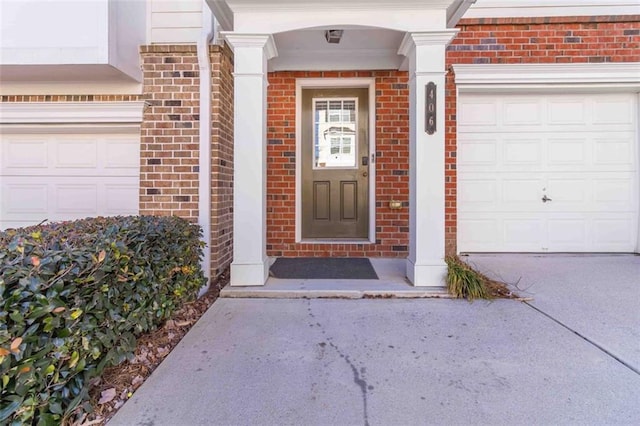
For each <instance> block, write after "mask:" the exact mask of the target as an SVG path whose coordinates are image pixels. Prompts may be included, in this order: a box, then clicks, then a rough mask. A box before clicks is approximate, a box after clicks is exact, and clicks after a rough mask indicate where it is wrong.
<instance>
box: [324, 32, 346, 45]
mask: <svg viewBox="0 0 640 426" xmlns="http://www.w3.org/2000/svg"><path fill="white" fill-rule="evenodd" d="M342 33H343V30H327V31H325V32H324V38H326V39H327V43H332V44H338V43H340V39H341V38H342Z"/></svg>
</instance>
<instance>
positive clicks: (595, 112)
mask: <svg viewBox="0 0 640 426" xmlns="http://www.w3.org/2000/svg"><path fill="white" fill-rule="evenodd" d="M637 114H638V112H637V106H636V102H635V96H634V95H633V94H563V95H555V94H554V95H550V94H530V95H496V94H493V95H488V94H487V95H485V94H482V95H480V94H473V95H472V94H461V96H460V98H459V100H458V164H457V168H458V250H459V251H461V252H465V251H469V252H473V251H476V252H483V251H484V252H488V251H526V252H600V251H602V252H633V251H634V250H635V249H636V247H637V238H638V198H639V197H638V192H639V184H638V181H639V178H638V147H637V134H636V132H637V127H636V126H637V120H638V118H637Z"/></svg>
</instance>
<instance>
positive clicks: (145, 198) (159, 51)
mask: <svg viewBox="0 0 640 426" xmlns="http://www.w3.org/2000/svg"><path fill="white" fill-rule="evenodd" d="M140 53H141V58H142V72H143V78H144V81H143V94H144V98H145V99H146V100H147V102H148V106H147V107H146V108H145V111H144V115H143V121H142V125H141V130H140V131H141V137H140V214H144V215H166V216H169V215H175V216H180V217H183V218H185V219H188V220H190V221H191V222H194V223H196V222H197V221H198V156H199V155H198V152H199V148H198V138H199V125H200V117H199V102H200V100H199V90H200V89H199V85H200V72H199V70H198V57H197V51H196V46H193V45H180V46H177V45H176V46H174V45H153V46H141V48H140Z"/></svg>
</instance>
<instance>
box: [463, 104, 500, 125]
mask: <svg viewBox="0 0 640 426" xmlns="http://www.w3.org/2000/svg"><path fill="white" fill-rule="evenodd" d="M458 116H459V118H460V122H461V123H464V124H463V125H464V126H470V127H474V128H475V127H479V126H487V127H495V126H496V125H497V124H498V105H497V104H496V102H495V101H494V100H492V99H476V100H470V101H469V102H466V103H464V104H461V105H459V106H458Z"/></svg>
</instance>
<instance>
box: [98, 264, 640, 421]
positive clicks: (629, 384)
mask: <svg viewBox="0 0 640 426" xmlns="http://www.w3.org/2000/svg"><path fill="white" fill-rule="evenodd" d="M501 259H502V260H501ZM470 260H471V261H473V262H475V263H477V264H478V265H479V267H481V268H483V269H484V270H486V271H490V272H491V273H492V274H496V275H500V276H502V277H505V278H507V279H508V280H512V278H513V280H515V279H517V278H521V279H520V283H519V286H521V287H523V286H528V287H527V292H528V293H531V295H532V296H533V297H534V301H533V302H529V304H527V303H521V302H516V301H510V300H498V301H494V302H484V301H476V302H474V303H468V302H466V301H462V300H446V299H413V300H394V299H386V300H371V299H362V300H325V299H311V300H304V299H295V300H291V299H220V300H218V301H217V302H216V303H215V304H214V305H213V307H212V308H211V309H210V310H209V311H208V312H207V313H206V314H205V315H204V316H203V317H202V319H201V320H200V321H199V322H198V323H197V324H196V325H195V326H194V328H193V329H192V330H191V331H190V332H189V334H188V335H187V336H186V337H185V339H183V341H182V342H181V343H180V345H179V346H178V347H177V348H176V349H175V350H174V351H173V352H172V353H171V354H170V355H169V356H168V357H167V359H166V360H165V361H164V362H163V363H162V364H161V365H160V366H159V367H158V369H157V370H156V371H155V372H154V374H153V375H152V376H151V377H150V378H149V379H148V380H147V381H146V382H145V383H144V385H143V386H142V387H141V388H140V389H139V390H138V391H137V392H136V393H135V395H134V396H133V397H132V398H131V400H130V401H129V402H127V404H125V405H124V407H122V408H121V410H120V411H119V413H118V414H117V415H116V417H114V419H113V420H112V421H111V422H110V425H136V424H138V425H178V424H179V425H256V424H259V425H423V424H455V425H458V424H465V425H467V424H492V425H502V424H504V425H507V424H508V425H520V424H527V425H531V424H540V425H546V424H554V425H555V424H581V425H583V424H599V425H600V424H638V422H640V396H639V393H638V389H640V374H638V372H637V371H634V369H636V370H637V368H636V367H637V365H638V363H637V360H638V358H637V353H638V352H637V351H638V342H639V341H640V340H638V333H639V329H640V327H639V318H638V313H637V306H638V299H639V298H638V296H639V294H640V287H639V286H640V283H639V282H638V281H639V280H640V278H639V277H640V257H631V256H626V257H607V258H598V261H597V262H596V261H595V258H590V260H582V259H581V258H560V257H558V260H555V258H554V259H551V260H550V259H549V258H547V257H532V256H528V257H527V256H521V257H510V256H506V257H502V256H500V257H492V256H473V257H472V258H471V259H470ZM574 262H575V263H574ZM517 264H519V266H517ZM569 264H575V265H576V267H577V266H580V267H582V269H581V271H582V272H580V274H582V275H581V276H582V278H583V279H582V280H578V279H577V278H576V274H575V271H574V270H573V269H570V268H569V267H568V266H567V267H566V268H563V267H562V265H569ZM558 265H560V266H558ZM551 266H556V267H558V268H559V271H562V270H566V275H564V276H563V275H560V272H558V274H557V275H556V274H553V273H552V272H551V271H550V270H549V268H550V267H551ZM606 271H609V273H606ZM622 271H624V272H622ZM567 283H572V284H571V285H569V284H567ZM580 283H582V284H583V285H582V287H580ZM634 283H635V284H634ZM559 287H560V288H559ZM565 287H566V288H565ZM569 287H571V288H569ZM620 293H625V294H624V295H620ZM591 298H596V300H595V301H594V300H591ZM557 299H562V300H557ZM607 306H608V307H609V308H610V309H608V310H607V309H606V307H607ZM581 307H582V308H581ZM596 308H597V309H596ZM580 309H587V311H585V312H580ZM545 310H549V312H546V311H545ZM625 312H626V313H625ZM556 317H558V318H556ZM574 321H575V324H574ZM618 322H619V323H618ZM577 330H581V331H577ZM607 330H609V331H610V332H609V333H607ZM621 341H622V342H621Z"/></svg>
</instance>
